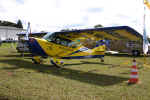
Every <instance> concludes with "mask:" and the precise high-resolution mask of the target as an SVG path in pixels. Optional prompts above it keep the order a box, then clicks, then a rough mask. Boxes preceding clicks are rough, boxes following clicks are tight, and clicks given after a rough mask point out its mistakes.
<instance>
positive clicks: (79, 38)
mask: <svg viewBox="0 0 150 100" xmlns="http://www.w3.org/2000/svg"><path fill="white" fill-rule="evenodd" d="M27 39H28V40H29V41H28V44H29V48H30V52H31V53H32V55H33V58H32V60H33V62H34V63H41V61H42V60H41V58H47V57H51V60H50V62H51V63H52V64H54V65H55V66H61V65H63V62H62V61H61V60H62V59H84V58H99V59H101V62H103V61H104V55H105V51H106V46H107V43H106V41H107V40H114V41H115V40H135V41H141V35H139V33H138V32H137V31H135V30H134V29H132V28H131V27H128V26H116V27H102V28H93V29H80V30H72V31H60V32H54V33H48V34H47V35H45V36H44V37H43V38H33V37H29V38H28V34H27Z"/></svg>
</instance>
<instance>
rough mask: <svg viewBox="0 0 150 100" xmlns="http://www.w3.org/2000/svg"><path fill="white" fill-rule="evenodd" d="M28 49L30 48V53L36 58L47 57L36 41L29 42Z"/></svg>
mask: <svg viewBox="0 0 150 100" xmlns="http://www.w3.org/2000/svg"><path fill="white" fill-rule="evenodd" d="M29 48H30V52H31V53H32V54H33V55H38V56H43V57H46V56H48V55H47V54H46V53H45V51H44V50H43V49H42V48H41V46H40V44H39V43H38V42H37V40H36V39H33V38H32V41H30V40H29Z"/></svg>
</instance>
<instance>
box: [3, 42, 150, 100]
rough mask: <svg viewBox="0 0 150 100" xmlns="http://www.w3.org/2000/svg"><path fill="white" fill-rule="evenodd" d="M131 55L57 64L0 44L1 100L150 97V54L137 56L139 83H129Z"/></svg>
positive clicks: (133, 99) (129, 99) (128, 99)
mask: <svg viewBox="0 0 150 100" xmlns="http://www.w3.org/2000/svg"><path fill="white" fill-rule="evenodd" d="M132 59H133V58H132V57H128V56H126V55H118V56H106V57H105V62H104V63H101V62H100V60H99V59H83V60H65V62H66V64H65V66H64V67H63V68H60V69H58V68H56V67H54V66H52V65H51V64H50V63H49V60H48V59H46V60H45V62H44V64H41V65H36V64H32V61H31V59H30V57H28V56H26V55H25V57H21V56H20V54H19V53H17V52H16V50H15V45H11V44H3V45H2V46H1V47H0V100H149V98H150V68H149V66H148V65H150V58H149V57H147V58H146V60H147V62H146V65H147V66H146V67H143V66H144V65H143V62H144V58H143V57H138V58H136V60H137V66H138V71H139V73H138V74H139V80H140V83H139V84H134V85H128V84H127V83H126V81H127V80H128V79H129V78H130V70H131V68H130V67H131V65H132Z"/></svg>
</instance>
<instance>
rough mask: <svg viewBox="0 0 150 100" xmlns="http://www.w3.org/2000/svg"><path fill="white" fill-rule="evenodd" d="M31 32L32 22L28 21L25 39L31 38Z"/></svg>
mask: <svg viewBox="0 0 150 100" xmlns="http://www.w3.org/2000/svg"><path fill="white" fill-rule="evenodd" d="M30 33H31V28H30V22H28V26H27V31H26V36H25V40H29V34H30Z"/></svg>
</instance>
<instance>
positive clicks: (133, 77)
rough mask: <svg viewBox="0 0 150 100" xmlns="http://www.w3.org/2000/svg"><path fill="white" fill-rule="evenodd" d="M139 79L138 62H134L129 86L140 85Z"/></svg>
mask: <svg viewBox="0 0 150 100" xmlns="http://www.w3.org/2000/svg"><path fill="white" fill-rule="evenodd" d="M138 81H139V79H138V69H137V67H136V60H135V59H134V60H133V65H132V69H131V76H130V79H129V80H128V84H135V83H138Z"/></svg>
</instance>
